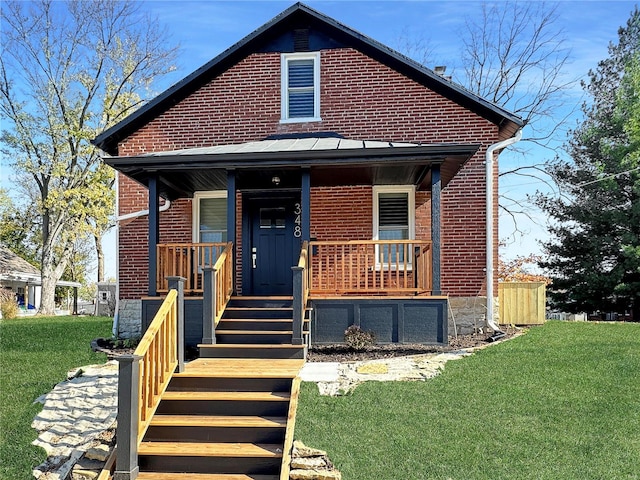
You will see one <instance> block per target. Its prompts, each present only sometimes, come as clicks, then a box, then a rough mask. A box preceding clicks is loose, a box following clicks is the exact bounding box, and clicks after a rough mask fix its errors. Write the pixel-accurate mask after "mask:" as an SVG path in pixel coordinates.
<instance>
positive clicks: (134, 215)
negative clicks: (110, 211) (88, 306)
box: [111, 170, 171, 338]
mask: <svg viewBox="0 0 640 480" xmlns="http://www.w3.org/2000/svg"><path fill="white" fill-rule="evenodd" d="M119 175H120V172H118V171H117V170H116V212H118V211H119V210H120V188H119V186H118V185H119V182H118V180H119V179H118V176H119ZM169 207H171V202H170V201H169V199H165V202H164V205H162V206H161V207H160V208H159V209H158V212H165V211H167V210H169ZM145 215H149V209H147V210H139V211H137V212H132V213H127V214H126V215H118V216H117V217H116V306H115V312H114V314H113V327H112V328H111V334H112V335H113V337H114V338H117V337H118V333H119V332H118V326H119V324H120V222H123V221H125V220H132V219H134V218H138V217H143V216H145Z"/></svg>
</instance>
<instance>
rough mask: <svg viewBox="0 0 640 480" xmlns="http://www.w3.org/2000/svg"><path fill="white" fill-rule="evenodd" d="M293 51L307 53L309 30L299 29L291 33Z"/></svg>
mask: <svg viewBox="0 0 640 480" xmlns="http://www.w3.org/2000/svg"><path fill="white" fill-rule="evenodd" d="M293 51H294V52H308V51H309V29H308V28H300V29H296V30H294V31H293Z"/></svg>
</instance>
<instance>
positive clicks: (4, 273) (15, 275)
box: [0, 245, 82, 287]
mask: <svg viewBox="0 0 640 480" xmlns="http://www.w3.org/2000/svg"><path fill="white" fill-rule="evenodd" d="M0 280H8V281H15V282H25V283H28V284H30V285H42V277H41V276H40V270H39V269H38V268H36V267H34V266H33V265H31V264H30V263H29V262H27V261H26V260H25V259H24V258H22V257H20V256H18V255H16V254H15V253H13V252H12V251H11V250H9V249H8V248H7V247H4V246H2V245H0ZM56 286H57V287H80V286H82V285H81V284H80V283H79V282H72V281H68V280H58V281H57V282H56Z"/></svg>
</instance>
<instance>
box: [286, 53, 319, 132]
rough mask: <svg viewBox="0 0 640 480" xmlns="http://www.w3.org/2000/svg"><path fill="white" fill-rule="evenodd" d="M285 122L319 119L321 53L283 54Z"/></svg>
mask: <svg viewBox="0 0 640 480" xmlns="http://www.w3.org/2000/svg"><path fill="white" fill-rule="evenodd" d="M281 98H282V119H281V121H283V122H310V121H319V120H320V53H319V52H316V53H286V54H283V55H282V93H281Z"/></svg>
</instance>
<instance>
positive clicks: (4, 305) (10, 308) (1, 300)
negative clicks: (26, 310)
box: [0, 289, 18, 319]
mask: <svg viewBox="0 0 640 480" xmlns="http://www.w3.org/2000/svg"><path fill="white" fill-rule="evenodd" d="M0 313H2V318H6V319H10V318H16V317H17V316H18V304H17V303H16V299H15V296H14V295H13V292H12V291H11V290H5V289H0Z"/></svg>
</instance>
